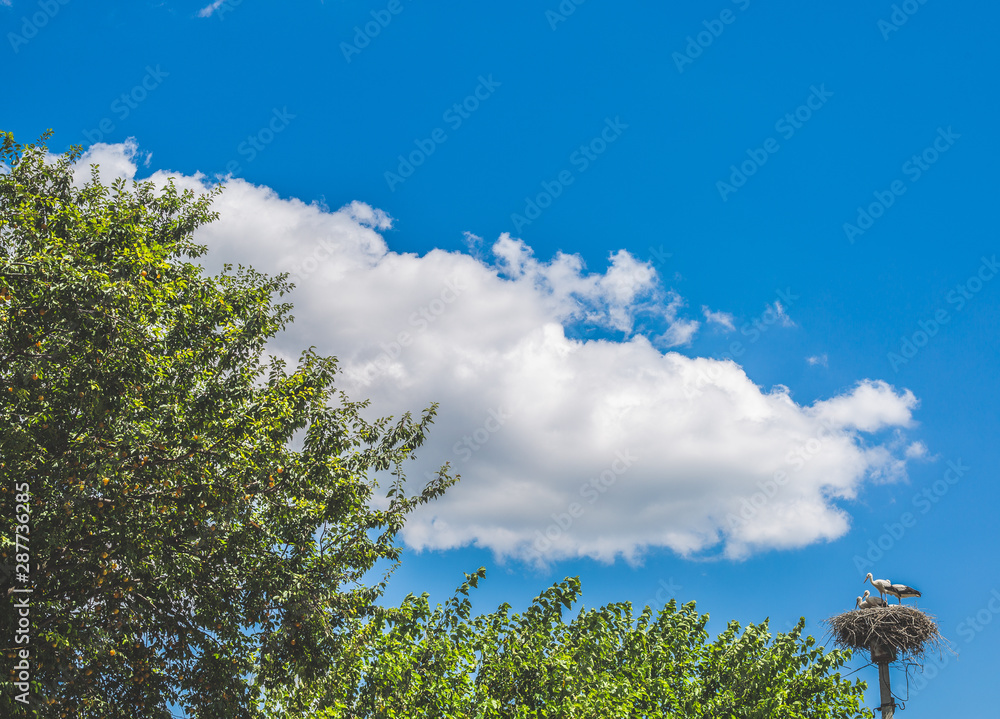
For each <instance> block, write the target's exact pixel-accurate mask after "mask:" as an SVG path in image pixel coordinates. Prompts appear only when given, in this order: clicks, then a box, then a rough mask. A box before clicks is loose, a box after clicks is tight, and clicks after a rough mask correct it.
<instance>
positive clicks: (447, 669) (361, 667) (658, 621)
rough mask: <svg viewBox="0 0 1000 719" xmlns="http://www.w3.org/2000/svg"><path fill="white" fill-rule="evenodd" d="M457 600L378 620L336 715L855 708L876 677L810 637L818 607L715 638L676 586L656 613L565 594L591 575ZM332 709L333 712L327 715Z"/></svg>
mask: <svg viewBox="0 0 1000 719" xmlns="http://www.w3.org/2000/svg"><path fill="white" fill-rule="evenodd" d="M484 576H485V570H483V569H480V570H479V572H477V573H476V574H474V575H466V582H465V583H464V584H462V586H461V587H459V589H458V591H457V592H456V594H455V596H454V597H453V598H452V599H450V600H449V601H448V602H447V603H446V604H445V606H443V607H442V606H438V607H437V608H436V609H433V610H432V609H431V607H430V605H429V602H428V596H427V595H426V594H424V595H422V596H419V597H415V596H413V595H410V596H408V597H407V598H406V599H405V600H404V602H403V603H402V605H401V606H400V607H399V608H397V609H394V610H391V611H386V612H384V613H382V614H381V615H380V616H379V617H377V618H376V620H375V621H374V622H373V623H372V624H371V625H370V626H371V629H373V631H372V633H371V636H372V637H373V638H374V640H375V645H376V646H375V651H373V652H371V653H370V654H368V655H367V656H365V657H363V658H362V659H361V661H360V662H359V663H358V665H357V666H356V667H355V671H354V673H353V677H354V679H355V681H356V685H355V691H354V692H353V694H352V696H351V702H350V703H349V704H348V705H347V707H346V708H345V709H344V710H343V711H340V712H335V711H329V712H327V713H325V714H322V716H327V717H352V718H357V717H399V718H402V717H455V718H457V717H491V718H497V719H500V718H504V719H507V718H513V717H525V718H527V717H531V718H532V719H537V718H540V717H559V718H560V719H569V718H571V717H577V718H579V719H593V718H594V717H602V718H604V717H609V718H610V717H623V718H625V717H627V718H633V717H649V718H653V717H684V718H685V719H695V718H699V717H704V718H705V719H708V718H709V717H711V718H712V719H716V718H717V717H726V718H727V719H731V718H740V719H742V718H746V719H751V718H753V719H775V717H780V718H781V719H834V718H837V719H846V718H848V717H850V718H854V717H871V716H872V715H871V713H870V712H869V711H868V710H865V709H862V708H861V700H862V697H863V693H864V690H865V688H866V685H865V683H864V682H861V681H857V682H854V683H852V682H850V681H848V680H846V679H844V678H842V677H841V676H840V674H839V672H838V671H837V670H838V669H839V668H840V667H841V666H843V665H844V664H845V663H846V662H847V661H848V660H849V659H850V652H846V651H840V650H833V651H830V652H824V650H823V648H822V647H816V646H815V640H814V639H813V638H812V637H806V638H803V637H802V630H803V627H804V625H805V620H804V619H802V620H801V621H800V622H799V623H798V625H797V626H796V627H795V628H794V629H792V630H791V631H790V632H788V633H784V634H778V635H777V636H773V637H772V635H771V634H770V633H769V632H768V623H767V621H766V620H765V621H764V623H763V624H759V625H749V626H748V627H746V628H745V629H743V630H742V632H741V629H740V626H739V624H738V623H737V622H730V623H729V625H728V626H727V628H726V630H725V631H723V632H722V633H721V634H720V635H719V636H718V637H716V639H715V640H714V641H709V635H708V632H707V631H706V630H705V626H706V624H707V622H708V615H707V614H702V615H699V614H698V612H697V611H696V609H695V603H694V602H690V603H688V604H685V605H683V606H681V607H678V606H677V604H676V602H675V601H674V600H671V601H670V603H669V604H667V605H666V606H665V607H663V609H662V610H660V612H658V613H657V615H656V616H655V617H654V615H653V612H652V610H651V609H650V608H649V607H646V608H644V609H643V611H642V612H641V613H640V614H639V616H638V617H633V615H632V605H631V604H630V603H628V602H622V603H616V604H609V605H607V606H604V607H601V608H600V609H591V610H584V609H581V610H580V613H579V614H578V616H577V617H576V618H575V619H574V620H572V621H571V622H569V623H566V622H564V621H563V618H562V614H563V609H564V608H567V609H568V608H569V607H571V606H572V605H573V603H574V602H575V601H576V600H577V599H578V598H579V596H580V582H579V579H578V578H569V579H566V580H565V581H563V582H561V583H559V584H556V585H553V586H552V587H551V588H549V589H548V590H546V591H545V592H543V593H542V594H541V595H539V596H538V597H536V598H535V600H534V602H533V603H532V604H531V606H530V607H528V609H527V610H526V611H525V612H523V613H521V614H513V615H512V614H510V606H509V605H507V604H504V605H501V606H500V608H499V609H498V610H497V611H496V612H494V613H492V614H487V615H482V616H478V617H475V618H471V604H470V602H469V599H468V594H469V591H470V588H472V587H475V586H476V584H477V582H478V580H479V579H480V578H482V577H484ZM317 716H320V715H317Z"/></svg>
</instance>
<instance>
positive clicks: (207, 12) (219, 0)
mask: <svg viewBox="0 0 1000 719" xmlns="http://www.w3.org/2000/svg"><path fill="white" fill-rule="evenodd" d="M225 2H226V0H215V2H213V3H211V4H210V5H206V6H205V7H203V8H202V9H201V10H199V11H198V17H211V16H212V13H214V12H215V11H216V10H218V9H219V8H220V7H222V5H223V3H225Z"/></svg>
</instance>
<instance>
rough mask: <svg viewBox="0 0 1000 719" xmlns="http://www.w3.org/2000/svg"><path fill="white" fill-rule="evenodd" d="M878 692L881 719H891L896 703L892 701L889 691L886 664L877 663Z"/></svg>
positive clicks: (887, 667)
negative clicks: (880, 703) (880, 704)
mask: <svg viewBox="0 0 1000 719" xmlns="http://www.w3.org/2000/svg"><path fill="white" fill-rule="evenodd" d="M878 691H879V699H880V701H881V702H882V719H892V716H893V715H894V714H895V713H896V702H894V701H893V699H892V691H891V690H890V689H889V663H888V662H879V665H878Z"/></svg>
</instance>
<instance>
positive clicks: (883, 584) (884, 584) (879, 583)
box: [861, 572, 892, 599]
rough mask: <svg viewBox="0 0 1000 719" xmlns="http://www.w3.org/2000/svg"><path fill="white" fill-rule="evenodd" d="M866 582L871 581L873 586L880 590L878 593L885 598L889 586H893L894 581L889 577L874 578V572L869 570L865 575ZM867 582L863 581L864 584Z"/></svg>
mask: <svg viewBox="0 0 1000 719" xmlns="http://www.w3.org/2000/svg"><path fill="white" fill-rule="evenodd" d="M865 582H871V583H872V586H873V587H875V588H876V589H877V590H878V595H879V596H880V597H882V598H883V599H885V593H886V592H888V591H889V587H891V586H892V582H890V581H889V580H888V579H872V573H871V572H868V576H867V577H865ZM865 582H861V583H862V584H864V583H865Z"/></svg>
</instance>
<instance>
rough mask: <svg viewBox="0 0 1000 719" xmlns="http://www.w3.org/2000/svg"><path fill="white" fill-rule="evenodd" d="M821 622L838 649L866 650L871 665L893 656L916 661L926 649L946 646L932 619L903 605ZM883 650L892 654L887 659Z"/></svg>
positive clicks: (865, 611) (870, 609)
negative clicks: (897, 653)
mask: <svg viewBox="0 0 1000 719" xmlns="http://www.w3.org/2000/svg"><path fill="white" fill-rule="evenodd" d="M824 622H825V623H826V624H827V625H828V626H829V627H830V630H831V633H832V634H833V640H834V642H835V643H836V645H837V646H838V647H840V648H847V647H850V648H851V649H866V650H868V651H869V652H871V653H872V654H873V656H872V661H884V660H886V659H888V660H890V661H891V660H894V659H895V656H892V655H894V654H895V652H899V653H900V654H902V655H904V656H906V657H909V658H912V659H915V660H920V659H922V658H923V656H924V653H925V651H926V650H927V648H928V647H931V648H938V649H941V648H943V647H944V646H945V645H946V643H947V640H946V639H945V638H944V637H943V636H941V632H940V631H938V626H937V622H936V621H935V620H934V617H932V616H931V615H929V614H925V613H924V612H922V611H920V610H919V609H915V608H913V607H911V606H908V605H905V604H890V605H889V606H887V607H868V608H865V609H855V610H853V611H850V612H844V613H843V614H838V615H836V616H834V617H830V618H829V619H826V620H824ZM887 649H891V650H892V651H891V652H889V656H886V650H887ZM876 653H878V654H879V655H881V656H875V654H876Z"/></svg>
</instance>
